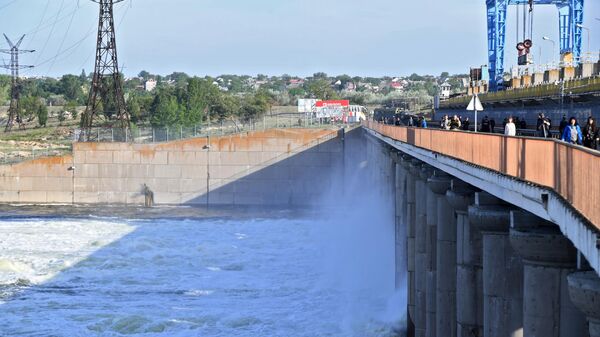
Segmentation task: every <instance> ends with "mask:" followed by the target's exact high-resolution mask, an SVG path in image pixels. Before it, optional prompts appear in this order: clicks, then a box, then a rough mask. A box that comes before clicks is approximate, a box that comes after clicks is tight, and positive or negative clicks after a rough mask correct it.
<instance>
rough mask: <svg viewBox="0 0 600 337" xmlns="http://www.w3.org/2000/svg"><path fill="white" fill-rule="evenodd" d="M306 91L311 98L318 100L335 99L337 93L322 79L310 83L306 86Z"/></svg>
mask: <svg viewBox="0 0 600 337" xmlns="http://www.w3.org/2000/svg"><path fill="white" fill-rule="evenodd" d="M307 91H308V93H309V94H310V95H311V96H313V97H314V98H318V99H324V100H328V99H336V98H337V93H336V92H335V90H333V88H332V87H331V85H330V84H329V81H328V80H324V79H320V80H316V81H311V82H310V83H309V84H308V88H307Z"/></svg>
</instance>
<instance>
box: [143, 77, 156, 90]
mask: <svg viewBox="0 0 600 337" xmlns="http://www.w3.org/2000/svg"><path fill="white" fill-rule="evenodd" d="M156 84H157V83H156V80H155V79H153V78H151V79H149V80H147V81H146V83H144V90H146V91H153V90H154V89H156Z"/></svg>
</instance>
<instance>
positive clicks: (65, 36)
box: [47, 11, 77, 73]
mask: <svg viewBox="0 0 600 337" xmlns="http://www.w3.org/2000/svg"><path fill="white" fill-rule="evenodd" d="M75 13H77V12H76V11H75V12H73V15H72V16H71V20H70V21H69V25H68V26H67V31H66V32H65V35H64V36H63V39H62V41H61V42H60V45H59V46H58V51H57V52H56V57H58V55H60V54H61V51H62V47H63V46H64V45H65V41H66V40H67V36H68V35H69V31H71V26H72V25H73V19H74V18H75ZM55 62H56V59H54V61H52V63H51V64H50V66H49V67H48V71H47V73H50V71H51V70H52V67H54V64H55Z"/></svg>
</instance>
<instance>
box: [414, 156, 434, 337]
mask: <svg viewBox="0 0 600 337" xmlns="http://www.w3.org/2000/svg"><path fill="white" fill-rule="evenodd" d="M418 173H419V178H418V179H417V181H416V182H415V193H416V194H415V196H416V197H415V211H416V215H417V217H416V223H415V335H416V336H417V337H425V335H426V328H427V318H426V317H427V212H428V209H427V191H428V190H429V188H428V187H427V179H428V178H429V177H430V176H431V174H432V173H433V168H432V167H431V166H429V165H426V164H422V166H421V170H420V171H419V172H418Z"/></svg>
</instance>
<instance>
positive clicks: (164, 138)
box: [72, 113, 339, 143]
mask: <svg viewBox="0 0 600 337" xmlns="http://www.w3.org/2000/svg"><path fill="white" fill-rule="evenodd" d="M333 125H339V124H334V123H332V122H331V121H329V120H325V119H318V118H314V117H312V116H310V115H305V114H294V113H281V114H276V115H269V116H265V117H263V118H260V119H257V120H249V121H247V122H241V121H233V120H223V121H219V122H214V123H211V124H199V125H194V126H170V127H169V126H167V127H136V126H134V127H132V128H129V129H123V128H101V127H99V128H92V129H76V130H75V132H73V139H72V140H73V141H74V142H127V143H161V142H170V141H176V140H181V139H189V138H198V137H207V136H215V137H218V136H226V135H231V134H236V133H242V132H249V131H261V130H268V129H273V128H323V127H330V126H333Z"/></svg>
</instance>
